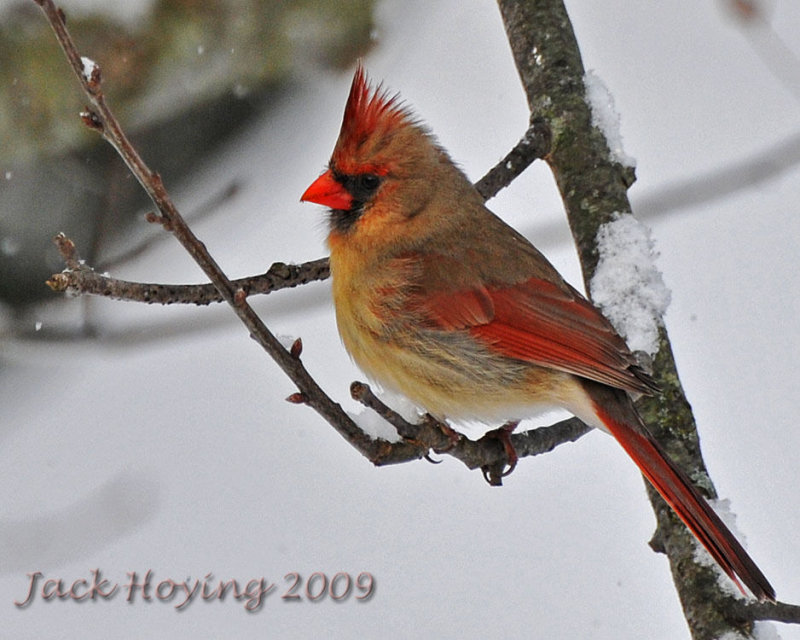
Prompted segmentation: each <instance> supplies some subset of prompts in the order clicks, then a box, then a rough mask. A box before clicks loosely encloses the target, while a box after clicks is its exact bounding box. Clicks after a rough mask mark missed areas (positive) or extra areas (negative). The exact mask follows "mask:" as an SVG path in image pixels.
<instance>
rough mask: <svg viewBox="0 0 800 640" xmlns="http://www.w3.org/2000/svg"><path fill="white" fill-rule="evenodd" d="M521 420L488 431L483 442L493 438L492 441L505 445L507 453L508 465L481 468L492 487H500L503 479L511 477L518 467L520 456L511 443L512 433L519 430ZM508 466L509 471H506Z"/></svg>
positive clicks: (504, 448)
mask: <svg viewBox="0 0 800 640" xmlns="http://www.w3.org/2000/svg"><path fill="white" fill-rule="evenodd" d="M518 424H519V420H512V421H510V422H506V423H505V424H504V425H503V426H502V427H499V428H497V429H492V430H491V431H487V432H486V433H485V434H484V435H483V438H481V440H483V439H484V438H491V439H492V440H499V441H500V444H502V445H503V450H504V451H505V453H506V463H504V464H500V465H485V466H483V467H481V471H482V472H483V477H484V479H485V480H486V482H488V483H489V484H490V485H492V486H500V485H502V484H503V481H502V478H504V477H506V476H507V475H509V474H510V473H511V472H512V471H514V469H515V468H516V466H517V462H518V461H519V456H518V455H517V450H516V449H514V445H513V444H512V443H511V433H512V432H513V431H514V429H516V428H517V425H518ZM506 466H508V469H506Z"/></svg>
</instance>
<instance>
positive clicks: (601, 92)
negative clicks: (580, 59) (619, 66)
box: [583, 70, 636, 167]
mask: <svg viewBox="0 0 800 640" xmlns="http://www.w3.org/2000/svg"><path fill="white" fill-rule="evenodd" d="M583 84H584V86H585V87H586V102H588V103H589V108H590V110H591V112H592V125H594V126H595V127H597V128H598V129H600V131H602V132H603V135H604V136H605V138H606V142H607V143H608V149H609V151H610V152H611V159H612V160H614V161H615V162H619V163H620V164H621V165H623V166H626V167H635V166H636V160H635V159H634V158H632V157H631V156H629V155H628V154H627V153H625V149H623V147H622V134H621V133H620V117H619V114H618V113H617V110H616V108H615V107H614V97H613V96H612V95H611V92H610V91H609V90H608V87H606V85H605V83H604V82H603V81H602V80H601V79H600V76H598V75H597V74H596V73H595V72H594V71H591V70H590V71H587V72H586V75H584V76H583Z"/></svg>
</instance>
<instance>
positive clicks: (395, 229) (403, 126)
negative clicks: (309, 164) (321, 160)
mask: <svg viewBox="0 0 800 640" xmlns="http://www.w3.org/2000/svg"><path fill="white" fill-rule="evenodd" d="M454 175H456V176H457V179H456V180H453V177H452V176H454ZM458 180H462V181H463V182H466V183H467V185H469V182H468V181H467V180H466V178H465V177H464V176H463V174H461V172H460V171H459V170H458V169H457V168H456V167H455V165H454V164H453V163H452V161H451V160H450V158H449V157H448V156H447V153H446V152H445V151H444V150H443V149H442V148H441V147H439V146H438V144H437V143H436V141H435V139H434V138H433V135H432V134H431V133H430V132H429V131H428V130H427V129H426V128H425V127H424V126H423V125H422V124H421V123H420V121H419V120H417V119H416V118H415V117H414V115H413V113H412V112H411V110H410V109H409V108H408V107H407V106H405V105H404V104H403V103H402V102H401V101H400V98H399V96H398V95H396V94H395V95H389V93H388V92H387V91H386V90H384V89H383V87H382V86H381V85H379V86H377V87H372V86H371V85H370V83H369V80H368V79H367V76H366V73H365V72H364V69H363V67H362V66H361V65H360V64H359V65H358V68H357V69H356V72H355V76H354V77H353V83H352V85H351V87H350V95H349V97H348V99H347V104H346V106H345V110H344V118H343V121H342V128H341V131H340V133H339V138H338V140H337V142H336V146H335V147H334V150H333V154H332V155H331V159H330V162H329V163H328V169H327V170H326V171H325V172H324V173H323V174H322V175H321V176H319V177H318V178H317V179H316V180H315V181H314V182H313V183H312V184H311V186H309V187H308V189H306V191H305V193H303V195H302V197H301V198H300V199H301V200H302V201H305V202H315V203H317V204H321V205H324V206H327V207H329V208H330V236H329V241H332V242H333V241H335V240H336V239H345V238H351V239H352V238H353V237H354V236H358V237H359V238H360V239H361V240H364V241H366V240H367V239H370V238H371V239H373V240H374V239H378V238H386V237H387V236H388V237H394V238H395V239H397V237H398V233H401V232H400V231H399V229H400V227H399V226H398V225H404V229H403V231H402V233H403V234H405V235H409V236H410V235H413V233H414V232H413V230H412V229H409V228H408V224H407V223H408V222H409V221H410V220H412V219H416V218H417V217H422V218H425V217H427V216H420V215H419V214H420V213H422V212H424V211H429V210H432V211H442V210H443V209H442V207H436V206H434V207H432V208H431V207H430V206H429V205H431V204H432V203H433V201H434V200H435V199H437V198H441V197H443V196H445V195H447V194H446V191H447V189H444V190H443V189H442V188H441V187H442V185H447V184H450V185H452V184H453V183H454V182H458ZM450 195H453V194H450ZM418 222H420V223H422V224H425V223H423V221H418ZM428 222H429V221H428ZM412 226H416V225H412Z"/></svg>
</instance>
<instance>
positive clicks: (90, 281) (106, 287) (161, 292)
mask: <svg viewBox="0 0 800 640" xmlns="http://www.w3.org/2000/svg"><path fill="white" fill-rule="evenodd" d="M53 241H54V242H55V244H56V246H57V247H58V250H59V253H61V257H62V258H63V260H64V263H65V264H66V265H68V266H67V269H65V270H64V271H62V272H61V273H56V274H53V276H52V277H51V278H50V280H48V281H47V285H48V286H49V287H50V288H51V289H52V290H53V291H59V292H65V293H69V294H73V295H78V294H83V295H94V296H103V297H106V298H113V299H115V300H129V301H133V302H144V303H147V304H195V305H207V304H211V303H213V302H224V298H223V297H222V294H220V292H219V290H218V289H217V288H216V287H215V286H214V285H213V284H177V285H169V284H155V283H147V282H131V281H129V280H120V279H118V278H112V277H111V276H108V275H105V274H101V273H98V272H97V271H95V270H94V269H93V268H92V267H90V266H88V265H87V264H85V263H84V262H83V261H82V260H81V259H80V256H79V255H78V252H77V249H76V248H75V245H74V243H73V242H72V241H71V240H70V239H69V238H67V237H66V236H65V235H64V234H63V233H60V234H58V235H57V236H56V237H55V238H54V240H53ZM70 264H72V265H73V266H69V265H70ZM329 275H330V267H329V264H328V258H320V259H318V260H312V261H311V262H305V263H303V264H285V263H283V262H275V263H273V264H272V266H271V267H270V268H269V270H267V271H266V272H265V273H262V274H260V275H257V276H250V277H247V278H240V279H238V280H232V281H231V283H232V284H233V286H234V287H235V288H236V290H237V291H242V292H243V293H244V295H245V297H247V296H252V295H256V294H266V293H271V292H273V291H278V290H280V289H287V288H290V287H296V286H298V285H302V284H306V283H308V282H313V281H317V280H324V279H325V278H327V277H328V276H329Z"/></svg>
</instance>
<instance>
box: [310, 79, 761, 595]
mask: <svg viewBox="0 0 800 640" xmlns="http://www.w3.org/2000/svg"><path fill="white" fill-rule="evenodd" d="M302 199H303V200H309V201H312V202H317V203H320V204H323V205H326V206H329V207H330V208H331V210H330V223H331V228H330V233H329V236H328V244H329V247H330V251H331V275H332V279H333V298H334V303H335V306H336V320H337V324H338V327H339V332H340V334H341V337H342V341H343V342H344V345H345V347H346V348H347V351H348V352H349V353H350V355H351V356H352V357H353V359H354V360H355V362H356V363H357V364H358V365H359V366H360V367H361V368H362V369H363V370H364V371H365V372H366V373H367V375H369V376H370V377H371V378H373V379H375V380H377V381H378V382H380V383H381V384H382V385H384V386H385V387H388V388H391V389H394V390H396V391H399V392H401V393H403V394H405V395H406V396H408V397H409V398H410V399H411V400H412V401H413V402H415V403H416V404H418V405H419V406H421V407H423V408H424V409H426V410H427V411H429V412H431V413H433V414H434V415H436V416H437V417H439V418H443V419H444V418H455V419H464V418H466V419H477V420H482V421H485V422H496V421H506V420H513V419H519V418H524V417H528V416H530V415H532V414H533V413H534V412H535V411H537V410H538V409H540V408H543V407H564V408H566V409H568V410H569V411H571V412H572V413H574V414H575V415H577V416H578V417H580V418H581V419H582V420H584V421H585V422H586V423H587V424H591V425H593V426H597V427H600V428H602V429H604V430H606V431H609V432H610V433H611V434H612V435H613V436H614V437H615V438H617V440H619V441H620V443H621V444H622V446H623V447H624V448H625V450H626V451H627V452H628V453H629V454H630V456H631V457H632V458H633V460H634V462H636V464H637V465H639V467H640V468H641V469H642V472H643V473H644V474H645V476H646V477H647V478H648V479H649V480H650V481H651V482H652V484H653V485H654V486H655V487H656V489H657V490H658V491H659V492H660V493H661V494H662V495H663V496H664V498H665V499H666V500H667V502H668V503H669V504H670V505H671V506H672V507H673V508H674V509H675V511H676V512H677V513H678V515H679V516H680V517H681V518H682V519H683V520H684V522H686V524H687V525H688V526H689V528H690V529H691V530H692V531H693V532H694V534H695V535H696V536H697V537H698V539H699V540H700V541H701V542H702V543H703V545H704V546H705V547H706V548H707V549H708V551H709V552H710V553H711V555H712V556H713V557H714V558H715V559H716V560H717V562H718V563H719V564H720V566H721V567H722V568H723V570H724V571H725V572H726V573H727V574H728V575H729V576H730V577H731V578H732V579H733V580H734V581H736V580H737V576H738V577H740V578H741V579H742V581H743V582H744V583H745V584H746V585H747V586H748V588H749V589H750V590H751V591H752V592H753V593H754V594H755V595H756V596H757V597H759V598H763V599H774V591H773V590H772V587H771V586H770V585H769V582H768V581H767V580H766V578H765V577H764V576H763V574H762V573H761V572H760V571H759V569H758V567H757V566H756V565H755V563H754V562H753V561H752V559H750V557H749V556H748V555H747V553H746V552H745V551H744V549H743V548H742V547H741V545H740V544H739V543H738V541H736V539H735V537H734V536H733V535H732V534H731V532H730V531H729V530H728V529H727V528H726V527H725V525H724V524H723V523H722V522H721V521H720V519H719V518H718V517H717V516H716V514H715V513H714V512H713V510H711V508H710V507H709V506H708V504H707V503H706V502H705V500H704V499H703V498H702V497H701V496H700V494H699V493H698V492H697V490H696V489H695V488H694V487H693V486H692V484H691V482H690V481H689V480H688V478H687V477H686V476H685V474H683V472H681V471H680V470H679V469H678V468H677V467H676V466H675V465H674V464H673V463H672V462H671V461H670V460H669V459H668V457H667V456H666V454H665V453H664V452H663V450H662V449H661V447H660V446H659V445H658V443H657V442H656V441H655V440H654V439H653V438H652V436H651V435H650V434H649V432H648V431H647V429H646V428H645V426H644V424H643V423H642V422H641V419H640V418H639V416H638V415H637V413H636V411H635V409H634V407H633V403H632V401H631V399H630V397H629V395H628V394H629V393H635V394H638V393H652V392H654V391H656V386H655V384H654V383H653V382H652V380H651V379H650V377H649V376H648V375H647V374H646V373H645V372H644V371H642V370H641V369H640V368H639V367H638V366H637V364H636V362H635V359H634V358H633V356H632V355H631V353H630V351H629V350H628V348H627V346H626V345H625V342H624V341H623V340H622V339H621V338H620V337H619V336H618V335H617V334H616V332H615V331H614V329H613V328H612V327H611V325H610V324H609V322H608V321H607V320H606V319H605V318H604V317H603V316H602V314H601V313H600V312H599V311H598V310H597V309H596V308H595V307H593V306H592V305H591V303H589V302H588V301H587V300H586V299H585V298H583V296H581V295H580V294H579V293H578V292H577V291H576V290H575V289H573V288H572V287H571V286H570V285H569V284H567V283H566V282H565V281H564V280H563V279H562V278H561V276H560V275H559V274H558V273H557V271H556V270H555V269H554V268H553V266H552V265H551V264H550V263H549V262H548V261H547V260H546V259H545V257H544V256H542V254H541V253H540V252H539V251H538V250H537V249H536V248H535V247H533V245H531V244H530V243H529V242H528V241H527V240H526V239H525V238H524V237H523V236H521V235H520V234H519V233H517V232H516V231H514V230H513V229H512V228H511V227H509V226H508V225H506V224H505V223H504V222H503V221H502V220H500V219H499V218H497V217H496V216H495V215H494V214H493V213H492V212H491V211H489V210H488V209H487V208H486V207H485V206H484V204H483V201H482V198H481V196H480V195H479V194H478V192H477V191H476V190H475V189H474V187H473V186H472V185H471V184H470V182H469V180H468V179H467V178H466V176H465V175H464V174H463V173H462V172H461V171H460V170H459V169H458V168H457V167H456V165H455V164H454V163H453V162H452V160H451V159H450V158H449V156H448V155H447V153H446V152H445V151H444V150H443V149H442V148H441V147H439V146H438V144H437V143H436V141H435V140H434V139H433V137H432V136H431V134H430V133H429V132H428V131H427V130H426V129H425V128H424V127H423V126H422V125H421V124H420V123H419V122H418V121H416V120H415V119H414V118H413V116H412V115H411V113H410V112H409V110H408V109H406V108H405V107H404V106H403V105H402V104H400V103H399V101H398V99H397V98H396V97H389V96H388V95H387V94H386V93H385V92H383V91H381V90H380V88H378V89H377V90H374V91H373V90H371V89H370V87H369V85H368V83H367V80H366V76H365V74H364V72H363V70H362V69H361V67H359V68H358V70H357V71H356V75H355V77H354V79H353V85H352V88H351V91H350V97H349V98H348V101H347V106H346V107H345V115H344V121H343V124H342V130H341V132H340V135H339V139H338V141H337V143H336V146H335V148H334V151H333V154H332V156H331V160H330V164H329V168H328V170H327V171H326V172H325V173H324V174H323V175H322V176H320V177H319V178H318V179H317V180H316V181H315V182H314V183H313V184H312V185H311V186H310V187H309V188H308V189H307V190H306V192H305V193H304V194H303V197H302Z"/></svg>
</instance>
